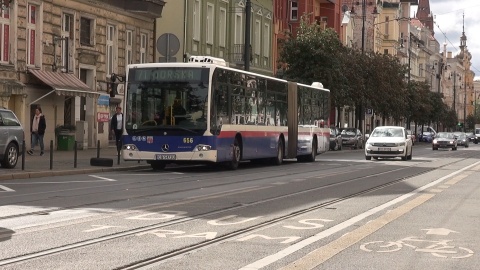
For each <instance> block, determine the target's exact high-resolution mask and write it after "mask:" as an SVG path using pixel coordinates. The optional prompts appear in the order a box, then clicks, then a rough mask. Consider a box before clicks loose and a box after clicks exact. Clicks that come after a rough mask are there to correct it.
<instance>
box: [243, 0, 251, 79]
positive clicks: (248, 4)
mask: <svg viewBox="0 0 480 270" xmlns="http://www.w3.org/2000/svg"><path fill="white" fill-rule="evenodd" d="M251 13H252V3H251V2H250V0H247V1H246V2H245V44H244V47H243V55H244V58H245V59H244V64H245V66H244V69H245V70H246V71H249V70H250V24H251V23H250V18H251V16H252V14H251Z"/></svg>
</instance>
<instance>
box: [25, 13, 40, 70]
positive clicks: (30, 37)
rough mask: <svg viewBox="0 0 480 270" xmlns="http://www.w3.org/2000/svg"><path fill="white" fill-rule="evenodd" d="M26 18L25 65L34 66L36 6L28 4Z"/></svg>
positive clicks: (36, 27) (36, 29) (36, 23)
mask: <svg viewBox="0 0 480 270" xmlns="http://www.w3.org/2000/svg"><path fill="white" fill-rule="evenodd" d="M27 9H28V18H27V65H30V66H34V65H35V59H36V53H37V50H36V49H37V43H38V37H37V35H38V24H39V20H38V9H39V7H38V6H36V5H32V4H28V6H27Z"/></svg>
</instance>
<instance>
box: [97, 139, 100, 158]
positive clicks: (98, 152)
mask: <svg viewBox="0 0 480 270" xmlns="http://www.w3.org/2000/svg"><path fill="white" fill-rule="evenodd" d="M97 158H100V140H97Z"/></svg>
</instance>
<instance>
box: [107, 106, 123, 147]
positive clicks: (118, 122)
mask: <svg viewBox="0 0 480 270" xmlns="http://www.w3.org/2000/svg"><path fill="white" fill-rule="evenodd" d="M115 110H116V113H115V114H114V115H113V116H112V119H111V120H110V129H111V130H112V132H113V133H115V145H116V146H117V151H118V152H120V149H121V147H122V133H123V113H122V108H121V107H120V106H117V108H116V109H115Z"/></svg>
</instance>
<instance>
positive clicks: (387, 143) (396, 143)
mask: <svg viewBox="0 0 480 270" xmlns="http://www.w3.org/2000/svg"><path fill="white" fill-rule="evenodd" d="M412 145H413V144H412V140H411V138H410V136H408V134H407V130H406V129H405V128H404V127H397V126H382V127H376V128H375V129H374V130H373V131H372V133H371V134H370V136H369V138H368V140H367V143H366V144H365V159H366V160H371V159H372V157H373V158H374V159H378V158H394V157H400V158H402V160H411V159H412V152H413V148H412Z"/></svg>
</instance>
